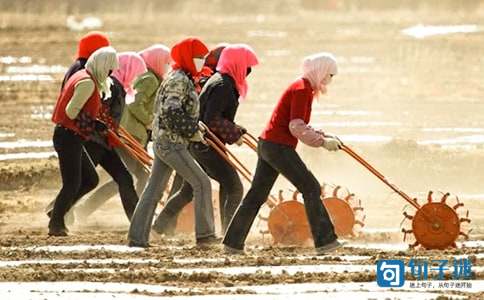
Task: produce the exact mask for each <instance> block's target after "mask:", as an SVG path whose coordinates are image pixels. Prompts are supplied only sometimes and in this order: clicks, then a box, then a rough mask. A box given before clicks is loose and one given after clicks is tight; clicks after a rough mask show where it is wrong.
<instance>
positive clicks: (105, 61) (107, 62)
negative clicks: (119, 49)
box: [86, 46, 119, 98]
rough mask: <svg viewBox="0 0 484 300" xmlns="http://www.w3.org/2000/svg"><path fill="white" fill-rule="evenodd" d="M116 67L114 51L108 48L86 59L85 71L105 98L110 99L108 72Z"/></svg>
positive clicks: (97, 51)
mask: <svg viewBox="0 0 484 300" xmlns="http://www.w3.org/2000/svg"><path fill="white" fill-rule="evenodd" d="M118 66H119V63H118V57H117V56H116V50H115V49H114V48H113V47H110V46H109V47H102V48H99V49H97V50H96V51H94V52H93V53H92V54H91V56H89V58H88V59H87V62H86V70H88V71H89V73H91V75H92V76H93V77H94V79H95V80H96V84H97V85H98V87H99V90H100V91H101V92H102V93H104V95H105V97H106V98H109V97H111V84H112V83H113V82H112V80H111V78H109V71H114V70H116V69H117V68H118Z"/></svg>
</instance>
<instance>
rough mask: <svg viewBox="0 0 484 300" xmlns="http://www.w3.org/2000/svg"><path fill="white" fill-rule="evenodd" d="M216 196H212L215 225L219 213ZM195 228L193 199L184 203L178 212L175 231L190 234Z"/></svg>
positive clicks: (217, 224)
mask: <svg viewBox="0 0 484 300" xmlns="http://www.w3.org/2000/svg"><path fill="white" fill-rule="evenodd" d="M217 201H218V197H217V196H214V197H213V210H214V219H215V224H216V226H219V227H220V226H221V225H220V222H219V220H220V213H219V209H218V204H217ZM194 230H195V206H194V204H193V201H191V202H190V203H188V204H187V205H185V207H184V208H183V209H182V211H181V212H180V213H179V214H178V219H177V221H176V229H175V231H176V232H178V233H185V234H191V233H193V232H194Z"/></svg>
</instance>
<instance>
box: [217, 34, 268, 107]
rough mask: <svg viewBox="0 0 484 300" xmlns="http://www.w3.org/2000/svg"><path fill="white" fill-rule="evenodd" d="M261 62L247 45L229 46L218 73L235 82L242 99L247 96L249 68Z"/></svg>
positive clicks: (221, 59)
mask: <svg viewBox="0 0 484 300" xmlns="http://www.w3.org/2000/svg"><path fill="white" fill-rule="evenodd" d="M258 63H259V61H258V60H257V56H256V54H255V52H254V50H252V48H251V47H250V46H248V45H245V44H234V45H230V46H227V47H226V48H225V49H224V50H223V51H222V54H221V55H220V60H219V61H218V65H217V71H219V72H220V73H222V74H228V75H230V77H232V78H233V79H234V81H235V87H236V88H237V91H238V92H239V95H240V97H241V98H242V99H244V98H245V96H246V95H247V90H248V88H249V86H248V85H247V81H246V77H247V68H250V67H253V66H255V65H257V64H258Z"/></svg>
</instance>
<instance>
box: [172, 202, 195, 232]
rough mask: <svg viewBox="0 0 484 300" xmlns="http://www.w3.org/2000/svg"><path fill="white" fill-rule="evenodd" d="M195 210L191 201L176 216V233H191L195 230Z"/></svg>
mask: <svg viewBox="0 0 484 300" xmlns="http://www.w3.org/2000/svg"><path fill="white" fill-rule="evenodd" d="M194 216H195V209H194V205H193V201H192V202H190V203H188V204H187V205H186V206H185V207H184V208H183V209H182V211H181V212H180V213H179V214H178V219H177V221H176V229H175V230H176V232H178V233H192V232H193V230H194V229H195V217H194Z"/></svg>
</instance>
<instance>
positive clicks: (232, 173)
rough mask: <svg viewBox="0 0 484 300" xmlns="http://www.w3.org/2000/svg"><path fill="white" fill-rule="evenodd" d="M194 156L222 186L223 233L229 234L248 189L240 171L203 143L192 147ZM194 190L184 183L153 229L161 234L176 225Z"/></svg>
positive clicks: (167, 204) (221, 215)
mask: <svg viewBox="0 0 484 300" xmlns="http://www.w3.org/2000/svg"><path fill="white" fill-rule="evenodd" d="M189 149H190V153H191V154H192V156H193V157H194V158H195V159H196V160H197V162H198V163H199V164H200V165H201V166H202V168H203V169H204V170H205V171H206V172H207V174H208V175H209V176H210V177H211V178H213V179H214V180H216V181H217V182H218V183H219V184H220V191H219V206H220V218H221V220H220V221H221V224H222V232H223V233H225V230H226V229H227V226H228V225H229V222H230V220H232V216H233V215H234V213H235V210H236V209H237V207H238V206H239V204H240V201H241V200H242V196H243V193H244V187H243V185H242V182H241V181H240V178H239V175H238V174H237V171H236V170H235V169H234V168H233V167H232V166H231V165H230V164H229V163H228V162H227V161H225V159H223V158H222V157H221V156H220V154H218V153H217V152H216V151H215V150H214V149H212V148H211V147H209V146H207V145H204V144H202V143H191V144H190V146H189ZM192 198H193V189H192V187H191V186H190V184H188V182H186V181H185V182H183V185H182V187H181V189H180V190H179V191H178V192H177V193H176V194H174V195H173V196H172V197H169V199H168V201H167V203H166V205H165V207H164V208H163V210H162V211H161V213H160V215H159V216H158V218H157V219H156V221H155V223H154V225H153V227H154V228H155V229H157V230H158V231H164V229H165V228H166V227H168V226H170V224H173V223H175V222H176V219H177V217H178V214H179V213H180V212H181V210H182V209H183V208H184V207H185V206H186V205H187V204H188V203H190V202H191V201H192Z"/></svg>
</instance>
